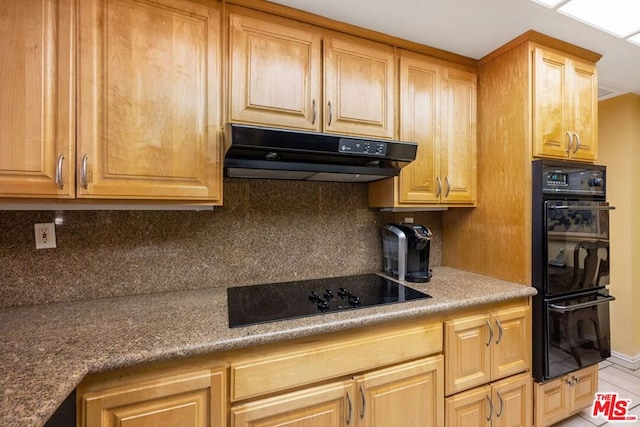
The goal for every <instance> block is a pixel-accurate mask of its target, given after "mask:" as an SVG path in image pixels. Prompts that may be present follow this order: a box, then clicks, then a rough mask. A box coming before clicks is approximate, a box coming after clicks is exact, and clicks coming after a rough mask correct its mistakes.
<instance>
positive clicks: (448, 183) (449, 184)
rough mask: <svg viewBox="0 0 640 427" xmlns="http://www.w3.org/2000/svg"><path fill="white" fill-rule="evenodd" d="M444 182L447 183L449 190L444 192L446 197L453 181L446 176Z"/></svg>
mask: <svg viewBox="0 0 640 427" xmlns="http://www.w3.org/2000/svg"><path fill="white" fill-rule="evenodd" d="M444 182H446V183H447V192H446V193H445V194H444V197H449V193H450V192H451V183H450V182H449V177H448V176H445V177H444Z"/></svg>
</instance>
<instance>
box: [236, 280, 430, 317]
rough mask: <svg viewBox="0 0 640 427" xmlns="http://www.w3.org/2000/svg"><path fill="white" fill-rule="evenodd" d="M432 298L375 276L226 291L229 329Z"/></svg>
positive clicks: (308, 281)
mask: <svg viewBox="0 0 640 427" xmlns="http://www.w3.org/2000/svg"><path fill="white" fill-rule="evenodd" d="M422 298H431V296H430V295H427V294H425V293H423V292H420V291H417V290H415V289H412V288H409V287H407V286H404V285H402V284H400V283H398V282H395V281H393V280H389V279H387V278H384V277H382V276H379V275H377V274H362V275H356V276H343V277H333V278H327V279H312V280H298V281H294V282H282V283H268V284H263V285H252V286H238V287H232V288H227V303H228V307H229V327H231V328H233V327H237V326H246V325H252V324H256V323H264V322H272V321H276V320H284V319H293V318H298V317H306V316H313V315H318V314H323V313H331V312H336V311H340V310H353V309H358V308H363V307H371V306H376V305H381V304H393V303H399V302H404V301H411V300H417V299H422Z"/></svg>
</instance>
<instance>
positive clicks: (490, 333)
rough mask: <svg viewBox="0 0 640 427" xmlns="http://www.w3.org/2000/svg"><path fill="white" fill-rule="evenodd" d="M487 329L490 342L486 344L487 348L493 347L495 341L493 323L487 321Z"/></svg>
mask: <svg viewBox="0 0 640 427" xmlns="http://www.w3.org/2000/svg"><path fill="white" fill-rule="evenodd" d="M487 327H488V328H489V340H488V341H487V342H486V345H487V347H489V346H490V345H491V341H493V328H492V327H491V323H489V321H488V320H487Z"/></svg>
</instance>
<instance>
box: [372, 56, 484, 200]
mask: <svg viewBox="0 0 640 427" xmlns="http://www.w3.org/2000/svg"><path fill="white" fill-rule="evenodd" d="M399 80H400V105H399V120H400V123H399V128H400V139H401V140H403V141H410V142H415V143H417V144H418V152H417V153H416V159H415V160H414V161H413V162H411V163H410V164H408V165H407V166H405V167H404V168H403V169H402V171H401V172H400V175H399V176H398V177H397V178H390V179H387V180H383V181H377V182H373V183H371V184H370V185H369V206H371V207H422V206H428V205H444V204H446V205H453V206H455V205H473V204H474V203H475V202H476V180H477V178H476V175H477V166H476V162H477V160H476V158H477V154H476V150H477V149H476V146H477V114H476V109H477V106H476V102H477V76H476V73H474V72H472V71H470V70H468V69H462V68H456V67H455V66H454V65H453V64H448V63H443V62H442V61H438V60H435V59H432V58H429V57H426V56H423V55H418V54H414V53H411V52H406V51H401V52H400V79H399Z"/></svg>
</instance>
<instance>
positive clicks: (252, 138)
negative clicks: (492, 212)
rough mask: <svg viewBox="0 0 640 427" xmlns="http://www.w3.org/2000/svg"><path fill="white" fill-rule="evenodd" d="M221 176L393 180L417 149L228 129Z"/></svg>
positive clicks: (278, 131) (389, 143) (397, 144)
mask: <svg viewBox="0 0 640 427" xmlns="http://www.w3.org/2000/svg"><path fill="white" fill-rule="evenodd" d="M224 144H225V158H224V167H225V174H226V176H228V177H231V178H265V179H296V180H310V181H335V182H371V181H377V180H379V179H384V178H389V177H392V176H397V175H398V174H399V173H400V169H401V168H402V167H403V166H405V165H407V164H408V163H409V162H411V161H413V160H414V159H415V158H416V151H417V148H418V146H417V144H415V143H412V142H400V141H391V140H381V139H367V138H357V137H351V136H341V135H332V134H326V133H313V132H300V131H292V130H285V129H274V128H266V127H258V126H249V125H239V124H234V123H228V124H226V125H225V129H224Z"/></svg>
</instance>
